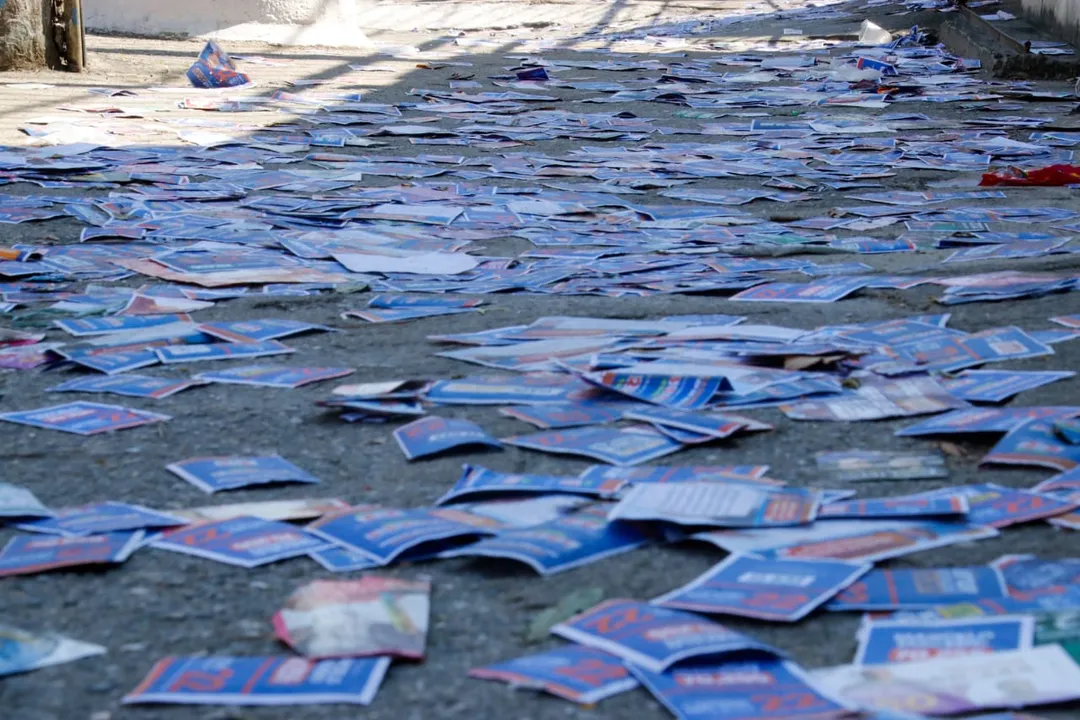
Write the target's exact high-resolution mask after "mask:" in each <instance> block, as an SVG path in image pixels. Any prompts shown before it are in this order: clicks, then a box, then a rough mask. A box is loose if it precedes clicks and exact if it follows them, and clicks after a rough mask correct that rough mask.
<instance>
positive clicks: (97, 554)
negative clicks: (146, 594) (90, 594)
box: [0, 530, 145, 577]
mask: <svg viewBox="0 0 1080 720" xmlns="http://www.w3.org/2000/svg"><path fill="white" fill-rule="evenodd" d="M144 537H145V533H144V532H143V531H142V530H137V531H135V532H130V533H109V534H107V535H88V536H85V537H83V536H77V537H66V536H55V535H16V536H15V537H13V538H12V539H11V540H9V541H8V544H7V545H5V546H4V549H3V550H0V577H7V576H9V575H32V574H35V573H40V572H47V571H49V570H61V569H63V568H71V567H79V566H81V565H108V564H119V563H122V562H124V561H125V560H127V559H128V558H129V557H130V556H131V553H133V552H135V551H136V550H137V549H139V547H140V546H141V545H142V542H143V538H144Z"/></svg>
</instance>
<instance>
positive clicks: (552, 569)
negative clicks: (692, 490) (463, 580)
mask: <svg viewBox="0 0 1080 720" xmlns="http://www.w3.org/2000/svg"><path fill="white" fill-rule="evenodd" d="M609 509H610V506H609V504H605V503H598V504H596V505H590V506H588V507H584V508H581V509H580V510H576V511H571V512H568V513H566V514H565V515H563V516H561V517H558V518H556V519H554V520H551V521H549V522H546V523H542V524H540V525H533V526H532V527H526V528H512V529H508V530H500V531H499V534H498V535H496V536H495V537H490V538H484V539H482V540H480V541H479V542H476V543H473V544H472V545H467V546H465V547H462V548H457V549H454V550H449V551H447V552H444V553H440V557H444V558H445V557H497V558H506V559H509V560H516V561H518V562H522V563H525V564H526V565H528V566H529V567H531V568H532V569H533V570H535V571H536V572H538V573H540V574H541V575H552V574H554V573H559V572H563V571H566V570H571V569H573V568H576V567H580V566H581V565H586V564H588V563H592V562H596V561H597V560H602V559H604V558H606V557H610V556H612V555H617V554H619V553H623V552H628V551H630V550H633V549H635V548H638V547H641V546H642V545H644V544H645V543H647V542H649V540H650V539H651V538H650V537H649V536H648V535H647V534H645V533H644V532H642V531H641V530H638V529H637V528H635V527H633V526H631V525H628V524H625V523H611V522H608V519H607V514H608V510H609Z"/></svg>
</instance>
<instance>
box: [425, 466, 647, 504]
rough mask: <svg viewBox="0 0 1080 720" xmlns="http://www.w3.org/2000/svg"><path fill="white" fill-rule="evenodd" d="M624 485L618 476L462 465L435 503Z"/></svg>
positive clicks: (603, 491) (609, 490)
mask: <svg viewBox="0 0 1080 720" xmlns="http://www.w3.org/2000/svg"><path fill="white" fill-rule="evenodd" d="M624 485H626V481H625V480H620V479H618V478H594V479H584V478H581V477H573V476H571V477H562V476H552V475H516V474H511V473H501V472H496V471H495V470H489V469H487V468H484V467H479V466H473V465H465V466H464V467H463V468H462V473H461V478H460V479H459V480H458V481H457V483H455V484H454V487H452V488H450V490H449V492H447V493H446V494H445V495H443V496H442V497H441V498H439V499H438V500H437V501H436V502H435V504H436V505H445V504H447V503H449V502H463V501H464V499H465V498H468V500H469V502H472V501H475V500H488V499H492V498H493V497H498V496H501V495H517V494H519V493H536V494H538V495H544V494H553V493H569V494H571V495H590V496H595V497H611V496H613V495H615V494H616V493H618V492H619V490H621V489H622V488H623V486H624Z"/></svg>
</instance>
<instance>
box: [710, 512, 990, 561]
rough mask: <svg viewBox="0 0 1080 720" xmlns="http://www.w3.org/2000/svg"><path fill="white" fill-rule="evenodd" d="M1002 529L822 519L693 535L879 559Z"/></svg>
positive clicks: (723, 542) (727, 543)
mask: <svg viewBox="0 0 1080 720" xmlns="http://www.w3.org/2000/svg"><path fill="white" fill-rule="evenodd" d="M998 534H999V532H998V531H997V530H996V529H995V528H992V527H985V526H982V525H969V524H966V523H946V522H935V521H929V520H818V521H816V522H815V523H814V524H812V525H804V526H801V527H791V528H775V529H773V528H770V529H751V530H719V531H713V532H704V533H697V534H695V535H692V536H691V539H693V540H701V541H704V542H708V543H712V544H713V545H716V546H717V547H720V548H723V549H724V550H727V551H728V552H742V553H750V554H754V555H760V556H761V557H765V558H777V559H787V560H800V559H803V560H821V559H826V558H831V559H835V560H849V561H852V562H878V561H879V560H887V559H889V558H894V557H900V556H902V555H908V554H911V553H915V552H920V551H922V550H930V549H933V548H939V547H944V546H946V545H953V544H956V543H966V542H972V541H975V540H983V539H986V538H991V537H995V536H996V535H998Z"/></svg>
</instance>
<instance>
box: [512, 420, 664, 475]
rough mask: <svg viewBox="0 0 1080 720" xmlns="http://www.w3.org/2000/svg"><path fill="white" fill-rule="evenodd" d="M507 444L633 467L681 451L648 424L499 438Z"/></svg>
mask: <svg viewBox="0 0 1080 720" xmlns="http://www.w3.org/2000/svg"><path fill="white" fill-rule="evenodd" d="M503 442H504V443H506V444H507V445H516V446H518V447H523V448H528V449H530V450H539V451H541V452H549V453H557V454H562V455H584V456H585V457H591V458H594V459H596V460H600V461H601V462H606V463H610V464H611V465H620V466H623V465H637V464H638V463H643V462H648V461H650V460H656V459H657V458H661V457H664V456H665V455H670V454H671V453H674V452H678V451H679V450H682V448H683V445H682V443H680V442H677V441H675V440H672V439H671V438H669V437H667V436H666V435H664V434H663V433H660V432H657V431H656V430H654V429H653V428H651V427H649V426H648V425H643V426H638V425H635V426H631V427H625V428H608V427H583V428H571V429H569V430H563V431H549V432H539V433H533V434H531V435H517V436H514V437H509V438H503Z"/></svg>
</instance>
